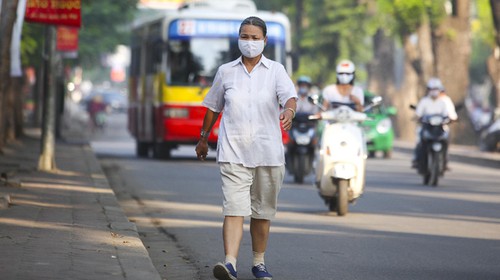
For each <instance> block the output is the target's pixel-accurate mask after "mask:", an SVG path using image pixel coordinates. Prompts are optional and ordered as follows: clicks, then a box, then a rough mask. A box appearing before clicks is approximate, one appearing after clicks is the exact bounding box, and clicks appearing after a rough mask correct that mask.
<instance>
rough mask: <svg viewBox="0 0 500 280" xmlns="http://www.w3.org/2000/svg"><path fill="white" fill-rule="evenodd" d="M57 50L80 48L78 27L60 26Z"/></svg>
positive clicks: (67, 50) (66, 50) (72, 50)
mask: <svg viewBox="0 0 500 280" xmlns="http://www.w3.org/2000/svg"><path fill="white" fill-rule="evenodd" d="M56 38H57V39H56V50H58V51H61V52H74V51H77V50H78V28H73V27H66V26H58V27H57V36H56Z"/></svg>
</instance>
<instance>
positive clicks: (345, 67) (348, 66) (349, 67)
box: [337, 59, 356, 74]
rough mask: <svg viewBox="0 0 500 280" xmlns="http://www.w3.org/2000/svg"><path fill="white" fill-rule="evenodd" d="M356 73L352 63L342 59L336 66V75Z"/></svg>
mask: <svg viewBox="0 0 500 280" xmlns="http://www.w3.org/2000/svg"><path fill="white" fill-rule="evenodd" d="M354 71H356V67H354V63H352V61H350V60H347V59H344V60H341V61H340V62H339V64H337V74H339V73H349V74H352V73H354Z"/></svg>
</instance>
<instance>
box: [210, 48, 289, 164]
mask: <svg viewBox="0 0 500 280" xmlns="http://www.w3.org/2000/svg"><path fill="white" fill-rule="evenodd" d="M290 98H295V99H296V98H297V92H296V90H295V86H294V84H293V82H292V80H291V79H290V77H289V76H288V73H287V72H286V71H285V68H284V67H283V65H281V64H280V63H278V62H275V61H272V60H269V59H267V58H266V57H264V56H262V58H261V60H260V61H259V63H258V64H257V65H255V67H254V68H253V69H252V72H250V73H248V71H247V69H246V67H245V66H244V65H243V62H242V60H241V57H240V58H238V59H236V60H234V61H232V62H229V63H226V64H223V65H221V66H220V67H219V69H218V71H217V74H216V75H215V79H214V82H213V85H212V87H211V88H210V91H209V92H208V94H207V96H206V97H205V99H204V100H203V103H202V104H203V106H205V107H207V108H208V109H210V110H212V111H214V112H222V111H223V114H222V118H221V124H220V127H219V135H218V143H217V161H218V162H230V163H237V164H242V165H243V166H245V167H257V166H281V165H283V164H284V162H285V158H284V147H283V142H282V135H281V128H280V120H279V115H280V113H281V110H280V105H281V106H282V107H284V106H285V103H286V102H287V101H288V100H289V99H290Z"/></svg>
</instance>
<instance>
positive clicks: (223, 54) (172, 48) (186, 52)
mask: <svg viewBox="0 0 500 280" xmlns="http://www.w3.org/2000/svg"><path fill="white" fill-rule="evenodd" d="M240 55H241V53H240V50H239V49H238V39H237V38H227V37H226V38H204V37H202V38H196V37H191V38H183V39H170V40H169V41H168V58H167V63H168V65H167V82H168V83H169V84H171V85H183V86H210V85H212V82H213V79H214V77H215V73H216V72H217V69H218V67H219V66H220V65H222V64H224V63H227V62H230V61H232V60H234V59H236V58H238V57H239V56H240ZM264 55H265V56H266V57H267V58H269V59H272V60H275V61H278V62H280V63H282V64H285V46H284V42H280V41H274V42H270V41H268V43H267V45H266V47H265V49H264Z"/></svg>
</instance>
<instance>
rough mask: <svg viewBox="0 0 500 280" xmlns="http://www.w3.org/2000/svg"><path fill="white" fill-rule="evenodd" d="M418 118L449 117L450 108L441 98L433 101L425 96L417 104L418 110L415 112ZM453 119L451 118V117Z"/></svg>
mask: <svg viewBox="0 0 500 280" xmlns="http://www.w3.org/2000/svg"><path fill="white" fill-rule="evenodd" d="M415 114H416V115H417V117H419V118H421V117H423V116H424V115H441V116H448V115H449V112H448V106H447V105H446V102H445V101H444V100H443V99H441V98H436V99H433V98H431V97H429V96H425V97H423V98H422V99H420V102H418V104H417V109H416V110H415ZM450 117H451V116H450Z"/></svg>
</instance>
